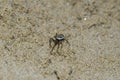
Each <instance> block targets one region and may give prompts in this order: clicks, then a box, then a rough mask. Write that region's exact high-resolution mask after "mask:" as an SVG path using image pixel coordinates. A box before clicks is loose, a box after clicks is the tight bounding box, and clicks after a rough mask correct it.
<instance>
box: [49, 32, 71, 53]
mask: <svg viewBox="0 0 120 80" xmlns="http://www.w3.org/2000/svg"><path fill="white" fill-rule="evenodd" d="M64 41H66V42H67V43H68V44H69V45H70V43H69V42H68V40H67V39H65V36H64V35H63V34H57V33H56V35H55V36H54V37H53V38H50V40H49V46H50V48H51V47H52V49H51V51H50V53H51V52H52V51H53V49H54V48H55V47H56V46H58V47H57V51H58V49H59V47H60V45H61V48H62V46H63V45H62V42H64ZM52 42H53V43H54V45H53V46H52V45H51V43H52Z"/></svg>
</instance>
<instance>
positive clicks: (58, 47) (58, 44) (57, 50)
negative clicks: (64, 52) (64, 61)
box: [57, 42, 60, 52]
mask: <svg viewBox="0 0 120 80" xmlns="http://www.w3.org/2000/svg"><path fill="white" fill-rule="evenodd" d="M59 48H60V42H59V43H58V46H57V52H59V51H58V50H59Z"/></svg>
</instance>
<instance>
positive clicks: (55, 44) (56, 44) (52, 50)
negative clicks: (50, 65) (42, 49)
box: [50, 44, 57, 53]
mask: <svg viewBox="0 0 120 80" xmlns="http://www.w3.org/2000/svg"><path fill="white" fill-rule="evenodd" d="M56 45H57V44H54V46H53V47H52V49H51V51H50V53H52V51H53V49H54V48H55V46H56Z"/></svg>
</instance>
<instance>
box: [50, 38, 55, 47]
mask: <svg viewBox="0 0 120 80" xmlns="http://www.w3.org/2000/svg"><path fill="white" fill-rule="evenodd" d="M52 42H55V40H54V39H53V38H50V39H49V47H52V45H51V43H52Z"/></svg>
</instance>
